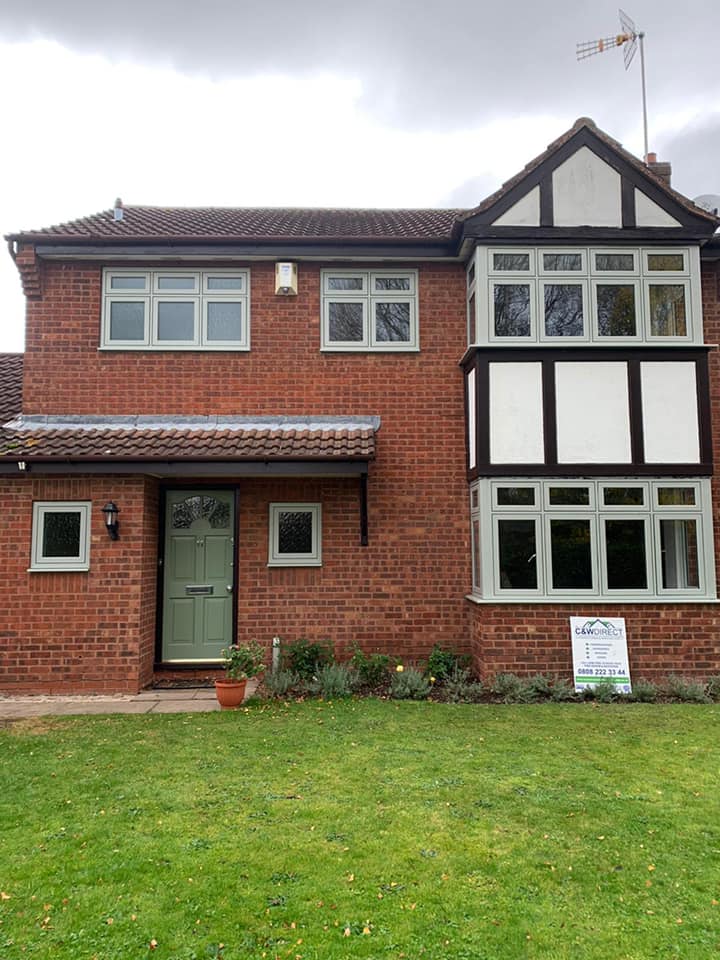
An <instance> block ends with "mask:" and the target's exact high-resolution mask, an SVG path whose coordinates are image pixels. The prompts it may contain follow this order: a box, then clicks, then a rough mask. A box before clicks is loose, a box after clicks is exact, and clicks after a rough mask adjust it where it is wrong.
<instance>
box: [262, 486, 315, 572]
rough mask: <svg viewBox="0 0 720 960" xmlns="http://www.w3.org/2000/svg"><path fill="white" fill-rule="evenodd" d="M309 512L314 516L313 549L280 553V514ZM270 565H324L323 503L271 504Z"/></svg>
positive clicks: (269, 532)
mask: <svg viewBox="0 0 720 960" xmlns="http://www.w3.org/2000/svg"><path fill="white" fill-rule="evenodd" d="M281 513H309V514H310V515H311V517H312V528H311V536H312V550H310V551H309V552H308V553H280V514H281ZM268 519H269V523H268V564H267V565H268V566H269V567H321V566H322V504H320V503H307V502H303V503H298V502H295V503H280V502H273V503H271V504H270V505H269V518H268Z"/></svg>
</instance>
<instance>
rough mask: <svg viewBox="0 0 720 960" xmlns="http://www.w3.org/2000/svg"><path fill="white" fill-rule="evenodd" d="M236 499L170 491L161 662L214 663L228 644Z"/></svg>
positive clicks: (223, 494)
mask: <svg viewBox="0 0 720 960" xmlns="http://www.w3.org/2000/svg"><path fill="white" fill-rule="evenodd" d="M234 535H235V496H234V493H233V492H232V491H231V490H170V491H168V493H167V501H166V507H165V553H164V560H163V565H164V576H163V630H162V638H163V639H162V658H163V660H164V661H166V662H167V661H170V660H183V661H192V660H199V661H207V660H217V659H219V657H220V651H221V650H222V648H223V647H227V646H228V645H229V644H230V643H232V611H233V598H232V591H233V584H234V579H233V538H234Z"/></svg>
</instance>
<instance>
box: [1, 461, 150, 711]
mask: <svg viewBox="0 0 720 960" xmlns="http://www.w3.org/2000/svg"><path fill="white" fill-rule="evenodd" d="M110 499H113V500H115V501H116V502H117V503H118V504H119V505H120V508H121V514H120V525H121V526H120V539H119V540H117V541H111V540H110V538H109V537H108V535H107V532H106V530H105V525H104V518H103V514H102V507H103V505H104V504H105V503H106V502H107V501H108V500H110ZM34 500H75V501H77V500H90V501H91V502H92V509H91V544H90V570H89V571H87V572H69V573H29V572H28V567H29V566H30V546H31V529H32V504H33V501H34ZM144 502H145V495H144V481H143V479H142V478H114V477H103V478H90V477H83V476H77V477H71V478H67V477H57V478H56V477H33V476H32V475H28V476H26V477H22V478H15V477H13V478H12V479H2V480H0V504H2V509H0V591H2V595H3V597H4V598H5V604H4V609H3V613H2V621H0V622H1V623H2V626H1V627H0V690H3V691H6V692H13V693H42V692H45V693H78V692H90V693H102V692H108V691H112V692H123V691H125V692H132V691H136V690H137V689H138V688H139V685H140V683H141V682H142V680H143V679H144V678H145V677H147V670H145V673H144V674H143V675H142V676H141V674H140V662H141V658H140V643H141V640H142V637H143V636H144V634H145V633H147V632H149V631H151V630H152V631H153V633H154V620H155V608H154V600H153V602H152V603H149V604H147V605H146V602H147V600H148V599H149V598H150V590H149V579H148V574H149V571H150V568H151V567H152V574H153V577H154V572H155V570H154V561H153V560H152V558H149V557H147V556H146V555H145V554H146V548H145V541H146V540H147V539H148V538H149V535H150V534H149V531H150V530H152V529H154V525H155V522H156V519H155V516H149V517H146V515H145V511H144ZM152 596H153V597H154V585H153V586H152Z"/></svg>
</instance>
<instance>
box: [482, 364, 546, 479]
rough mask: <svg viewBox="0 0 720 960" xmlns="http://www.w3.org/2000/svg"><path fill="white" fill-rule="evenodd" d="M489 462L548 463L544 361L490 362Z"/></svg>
mask: <svg viewBox="0 0 720 960" xmlns="http://www.w3.org/2000/svg"><path fill="white" fill-rule="evenodd" d="M490 462H491V463H544V462H545V440H544V436H543V398H542V364H541V363H491V364H490Z"/></svg>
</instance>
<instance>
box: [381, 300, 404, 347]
mask: <svg viewBox="0 0 720 960" xmlns="http://www.w3.org/2000/svg"><path fill="white" fill-rule="evenodd" d="M375 339H376V340H378V341H379V342H385V343H386V342H389V341H394V342H396V343H408V342H409V341H410V304H409V303H407V302H406V303H376V304H375Z"/></svg>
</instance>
